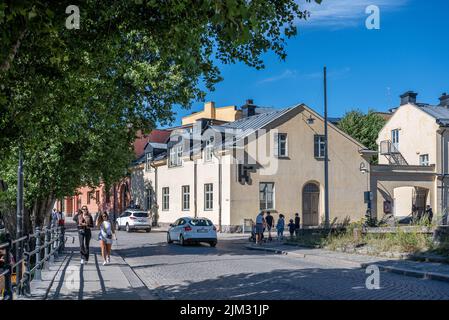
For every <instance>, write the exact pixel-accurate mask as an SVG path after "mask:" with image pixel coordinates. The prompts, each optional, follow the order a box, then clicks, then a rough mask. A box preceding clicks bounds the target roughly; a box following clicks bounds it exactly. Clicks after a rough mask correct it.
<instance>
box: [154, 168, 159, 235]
mask: <svg viewBox="0 0 449 320" xmlns="http://www.w3.org/2000/svg"><path fill="white" fill-rule="evenodd" d="M157 180H158V176H157V167H156V166H155V167H154V198H155V203H156V205H155V217H156V221H155V225H156V226H157V225H158V223H159V203H158V202H157V199H158V197H157V190H158V189H157V185H158V183H157V182H158V181H157Z"/></svg>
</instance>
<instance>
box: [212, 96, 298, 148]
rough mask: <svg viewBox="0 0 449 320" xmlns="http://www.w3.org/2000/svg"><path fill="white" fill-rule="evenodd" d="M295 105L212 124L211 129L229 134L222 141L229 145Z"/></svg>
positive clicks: (226, 145) (225, 145)
mask: <svg viewBox="0 0 449 320" xmlns="http://www.w3.org/2000/svg"><path fill="white" fill-rule="evenodd" d="M297 106H298V105H295V106H293V107H289V108H284V109H277V110H275V111H270V112H266V113H260V114H256V115H254V116H250V117H245V118H242V119H239V120H236V121H233V122H229V123H225V124H222V125H220V126H212V129H214V130H216V131H218V132H226V133H227V134H230V135H231V137H226V139H225V141H224V143H223V145H224V147H230V146H232V145H233V143H234V142H235V140H240V139H242V138H244V137H247V136H249V135H250V134H251V133H253V132H255V131H256V130H259V129H262V128H263V127H265V126H266V125H267V124H269V123H271V122H272V121H274V120H276V119H278V118H280V117H281V116H283V115H284V114H286V113H288V112H289V111H291V110H293V109H294V108H296V107H297ZM234 138H235V140H234ZM222 147H223V146H222Z"/></svg>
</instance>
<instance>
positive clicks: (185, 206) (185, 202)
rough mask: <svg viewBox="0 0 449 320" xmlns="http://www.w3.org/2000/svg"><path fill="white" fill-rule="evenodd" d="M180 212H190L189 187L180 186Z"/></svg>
mask: <svg viewBox="0 0 449 320" xmlns="http://www.w3.org/2000/svg"><path fill="white" fill-rule="evenodd" d="M182 210H184V211H187V210H190V186H182Z"/></svg>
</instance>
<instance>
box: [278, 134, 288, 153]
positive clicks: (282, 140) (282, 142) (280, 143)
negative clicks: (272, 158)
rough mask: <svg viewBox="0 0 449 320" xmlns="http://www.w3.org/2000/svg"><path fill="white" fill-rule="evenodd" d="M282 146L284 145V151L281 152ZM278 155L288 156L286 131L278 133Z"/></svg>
mask: <svg viewBox="0 0 449 320" xmlns="http://www.w3.org/2000/svg"><path fill="white" fill-rule="evenodd" d="M282 146H284V152H282ZM278 147H279V151H278V156H279V157H288V137H287V134H286V133H279V134H278Z"/></svg>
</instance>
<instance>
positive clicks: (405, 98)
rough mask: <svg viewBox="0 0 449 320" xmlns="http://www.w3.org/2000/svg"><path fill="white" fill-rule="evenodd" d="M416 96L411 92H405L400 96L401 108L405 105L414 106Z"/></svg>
mask: <svg viewBox="0 0 449 320" xmlns="http://www.w3.org/2000/svg"><path fill="white" fill-rule="evenodd" d="M417 95H418V94H417V93H416V92H413V91H407V92H406V93H403V94H401V96H400V97H401V106H403V105H404V104H407V103H411V104H416V96H417Z"/></svg>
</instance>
